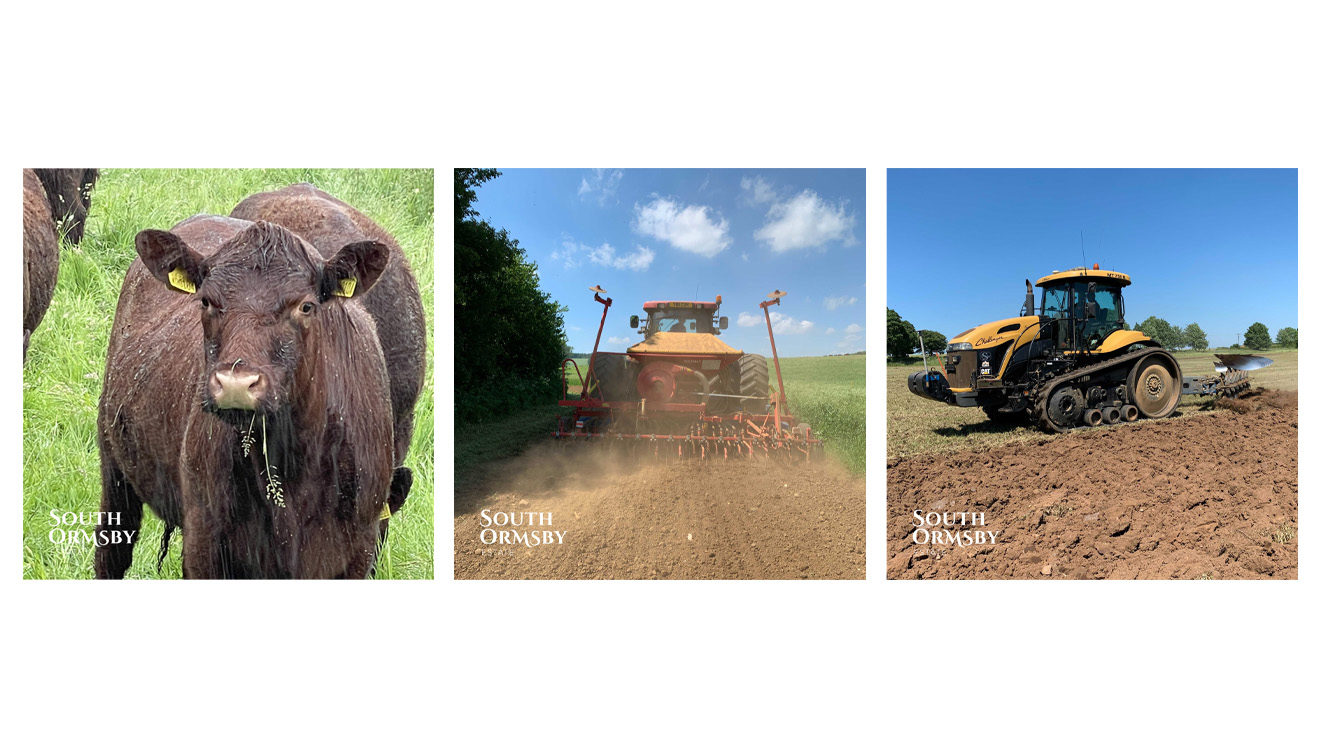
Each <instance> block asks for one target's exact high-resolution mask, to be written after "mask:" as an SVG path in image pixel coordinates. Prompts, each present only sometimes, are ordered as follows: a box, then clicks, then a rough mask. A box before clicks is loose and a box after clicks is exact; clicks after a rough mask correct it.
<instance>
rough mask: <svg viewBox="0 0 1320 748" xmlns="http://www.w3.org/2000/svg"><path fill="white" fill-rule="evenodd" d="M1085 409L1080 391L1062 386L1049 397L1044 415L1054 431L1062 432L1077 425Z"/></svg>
mask: <svg viewBox="0 0 1320 748" xmlns="http://www.w3.org/2000/svg"><path fill="white" fill-rule="evenodd" d="M1085 407H1086V400H1085V399H1084V398H1083V397H1082V391H1081V390H1079V389H1077V388H1076V387H1067V386H1064V387H1060V388H1058V389H1057V390H1055V391H1054V393H1053V394H1052V395H1050V403H1049V406H1048V407H1047V408H1046V411H1045V415H1046V417H1048V418H1049V420H1050V424H1051V425H1052V426H1054V428H1055V429H1057V430H1059V431H1064V430H1067V429H1070V428H1072V427H1074V426H1076V425H1077V423H1078V421H1079V419H1080V418H1081V416H1082V410H1083V409H1084V408H1085Z"/></svg>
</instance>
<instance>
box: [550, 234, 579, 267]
mask: <svg viewBox="0 0 1320 748" xmlns="http://www.w3.org/2000/svg"><path fill="white" fill-rule="evenodd" d="M579 246H580V245H579V244H578V243H577V242H575V241H573V240H572V239H565V240H564V242H563V244H561V245H560V247H559V249H556V250H555V251H553V252H551V253H550V259H552V260H554V261H556V262H562V263H564V267H565V268H568V269H569V270H572V269H573V268H575V267H577V266H578V264H579V263H578V259H577V255H578V248H579Z"/></svg>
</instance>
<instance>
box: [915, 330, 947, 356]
mask: <svg viewBox="0 0 1320 748" xmlns="http://www.w3.org/2000/svg"><path fill="white" fill-rule="evenodd" d="M919 332H920V333H921V341H920V342H924V343H925V344H926V353H930V352H931V351H939V352H941V353H943V352H944V349H945V348H948V347H949V339H948V338H946V337H944V336H943V335H941V334H939V333H938V332H935V331H934V330H920V331H919Z"/></svg>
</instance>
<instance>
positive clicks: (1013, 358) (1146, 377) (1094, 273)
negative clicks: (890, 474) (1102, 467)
mask: <svg viewBox="0 0 1320 748" xmlns="http://www.w3.org/2000/svg"><path fill="white" fill-rule="evenodd" d="M1131 283H1132V279H1131V278H1130V277H1129V276H1127V275H1125V274H1123V273H1116V272H1113V271H1111V270H1101V269H1100V266H1099V265H1098V264H1096V265H1093V266H1091V267H1090V268H1073V269H1071V270H1064V271H1055V272H1053V273H1051V274H1049V275H1047V276H1045V277H1044V278H1041V279H1040V280H1038V281H1036V286H1037V287H1039V288H1040V289H1041V291H1042V296H1041V301H1040V306H1039V308H1037V306H1036V298H1035V293H1034V291H1033V289H1032V286H1031V281H1029V280H1028V281H1027V297H1026V301H1025V302H1024V303H1023V305H1022V310H1021V311H1020V312H1019V315H1018V316H1017V317H1013V318H1011V319H1003V320H999V321H997V322H989V323H986V324H984V325H978V326H976V327H973V328H972V329H970V330H967V331H965V332H963V333H960V334H958V335H957V336H955V337H953V338H952V339H950V341H949V345H948V349H947V350H946V352H945V357H944V359H943V360H942V363H943V366H942V370H941V368H940V367H937V368H935V369H931V368H930V367H929V366H927V367H926V368H925V369H924V370H923V371H918V372H914V373H913V374H912V375H911V376H909V377H908V390H910V391H911V392H912V393H913V394H915V395H918V396H920V397H924V398H928V399H931V400H938V401H940V402H945V403H948V404H950V405H958V406H963V407H978V408H981V409H983V410H984V411H985V413H986V415H987V416H988V417H989V418H990V419H991V420H992V421H1011V420H1017V419H1026V420H1028V421H1029V422H1031V423H1035V424H1036V425H1038V426H1039V427H1040V428H1042V429H1044V430H1046V431H1066V430H1068V429H1072V428H1077V427H1080V426H1098V425H1100V424H1102V423H1116V422H1118V421H1135V420H1137V419H1138V418H1165V417H1167V416H1169V415H1172V414H1173V412H1174V411H1175V410H1176V409H1177V408H1178V402H1179V399H1180V398H1181V397H1182V396H1183V395H1210V396H1215V397H1236V396H1237V395H1238V394H1240V393H1241V392H1242V391H1244V390H1246V389H1247V388H1248V387H1250V382H1249V381H1248V379H1247V372H1248V371H1251V370H1254V369H1259V368H1261V367H1263V366H1268V365H1269V364H1271V363H1273V361H1271V360H1270V359H1268V358H1264V357H1261V356H1246V355H1230V354H1216V355H1217V357H1218V359H1219V362H1218V363H1217V364H1216V365H1215V369H1216V371H1218V372H1219V373H1218V374H1216V375H1215V376H1204V377H1203V376H1189V377H1184V376H1182V369H1181V368H1180V367H1179V365H1178V360H1177V359H1176V358H1174V356H1173V354H1172V353H1170V352H1169V351H1168V350H1167V349H1165V348H1164V347H1163V346H1162V345H1160V343H1159V342H1157V341H1154V340H1152V339H1150V338H1149V337H1148V336H1146V335H1145V334H1144V333H1141V332H1138V331H1135V330H1127V329H1124V328H1125V327H1126V325H1125V324H1124V320H1123V288H1124V287H1126V286H1128V285H1130V284H1131ZM922 348H923V350H922V358H923V359H925V355H926V353H925V350H924V344H923V346H922ZM936 358H937V360H939V357H938V356H937V357H936Z"/></svg>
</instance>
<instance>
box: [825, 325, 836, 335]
mask: <svg viewBox="0 0 1320 748" xmlns="http://www.w3.org/2000/svg"><path fill="white" fill-rule="evenodd" d="M825 334H826V335H833V334H834V328H833V327H830V328H827V329H826V330H825Z"/></svg>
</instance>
